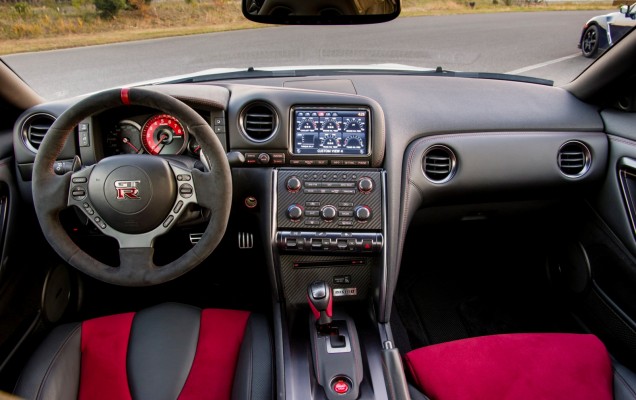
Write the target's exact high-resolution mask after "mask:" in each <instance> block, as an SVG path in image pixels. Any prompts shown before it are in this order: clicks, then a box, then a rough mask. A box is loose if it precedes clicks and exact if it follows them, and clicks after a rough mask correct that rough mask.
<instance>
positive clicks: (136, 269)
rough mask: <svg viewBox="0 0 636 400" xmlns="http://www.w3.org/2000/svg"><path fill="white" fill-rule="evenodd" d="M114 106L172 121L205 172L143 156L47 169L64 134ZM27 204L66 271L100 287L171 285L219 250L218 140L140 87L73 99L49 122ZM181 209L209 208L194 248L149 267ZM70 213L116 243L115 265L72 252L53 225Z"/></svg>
mask: <svg viewBox="0 0 636 400" xmlns="http://www.w3.org/2000/svg"><path fill="white" fill-rule="evenodd" d="M122 105H138V106H148V107H152V108H155V109H158V110H160V111H162V112H165V113H167V114H170V115H173V116H175V117H177V118H178V119H179V120H180V121H181V122H182V123H183V125H184V127H185V128H186V129H187V130H188V132H189V133H190V134H192V135H193V136H194V137H195V139H196V140H197V142H198V143H199V145H200V146H201V151H202V154H204V157H206V161H207V162H206V163H207V164H208V166H209V171H200V170H198V169H196V168H190V167H188V166H187V165H186V164H182V163H180V162H178V161H176V160H169V159H166V158H163V157H158V156H152V155H147V154H127V155H116V156H112V157H106V158H104V159H102V160H100V161H99V162H98V163H96V164H94V165H91V166H87V167H84V168H82V169H80V170H78V171H75V172H73V171H71V172H67V173H65V174H64V175H56V174H55V172H54V171H53V165H54V163H55V160H56V159H57V157H58V156H59V154H60V153H61V151H62V148H63V147H64V144H65V142H66V140H67V138H68V137H69V135H70V134H71V133H72V132H73V131H74V129H75V127H76V126H77V125H78V124H79V122H80V121H82V120H83V119H85V118H87V117H89V116H91V115H93V114H95V113H97V112H101V111H104V110H107V109H110V108H114V107H119V106H122ZM32 187H33V202H34V205H35V211H36V214H37V217H38V220H39V223H40V226H41V227H42V231H43V233H44V236H45V237H46V239H47V241H48V242H49V243H50V245H51V246H52V247H53V248H54V249H55V251H56V252H57V253H58V254H59V255H60V256H61V257H62V258H63V259H64V260H65V261H66V262H68V263H69V264H70V265H72V266H73V267H75V268H77V269H78V270H80V271H82V272H84V273H86V274H88V275H90V276H92V277H94V278H96V279H99V280H102V281H104V282H108V283H111V284H116V285H121V286H150V285H156V284H160V283H164V282H167V281H169V280H172V279H175V278H177V277H179V276H181V275H183V274H184V273H186V272H188V271H190V270H191V269H192V268H194V267H196V266H197V265H199V264H200V263H201V262H202V261H203V260H205V259H206V258H207V257H208V256H209V255H210V254H211V253H212V252H213V251H214V249H215V248H216V246H217V245H218V244H219V242H220V241H221V239H222V238H223V235H224V233H225V229H226V227H227V222H228V219H229V215H230V208H231V203H232V177H231V172H230V167H229V164H228V161H227V157H226V155H225V151H224V150H223V146H222V145H221V142H220V141H219V139H218V138H217V136H216V134H215V133H214V131H213V130H212V128H211V127H210V126H209V125H208V124H207V123H206V122H205V120H204V119H203V118H202V117H201V116H200V115H199V114H197V113H196V112H195V111H194V110H193V109H192V108H190V107H189V106H187V105H186V104H185V103H183V102H181V101H180V100H177V99H175V98H173V97H171V96H169V95H166V94H162V93H159V92H155V91H152V90H149V89H143V88H130V89H128V88H124V89H111V90H107V91H104V92H99V93H96V94H94V95H91V96H89V97H86V98H84V99H83V100H80V101H79V102H78V103H76V104H74V105H73V106H71V107H70V108H68V109H67V110H66V111H65V112H64V113H63V114H62V115H60V116H59V118H58V119H57V120H56V121H55V122H54V123H53V125H52V126H51V128H50V129H49V131H48V133H47V134H46V136H45V138H44V140H43V141H42V144H41V145H40V148H39V150H38V152H37V155H36V157H35V163H34V166H33V178H32ZM189 204H198V205H200V206H201V207H204V208H207V209H208V210H210V214H211V216H210V220H209V222H208V224H207V227H206V229H205V231H204V233H203V236H202V237H201V239H200V240H199V242H198V243H197V244H196V245H195V246H194V247H192V248H191V249H189V250H188V251H187V252H185V253H184V254H182V255H181V256H180V257H179V258H177V259H176V260H174V261H172V262H170V263H169V264H166V265H162V266H158V265H155V264H154V261H153V255H154V247H153V245H154V241H155V239H156V238H157V237H158V236H160V235H163V234H165V233H166V232H168V231H169V230H170V229H171V228H172V227H173V226H174V225H175V223H176V221H177V220H178V219H179V217H180V216H181V214H182V213H183V211H184V210H185V209H186V207H187V206H188V205H189ZM68 207H77V208H78V209H79V210H81V212H83V213H84V214H85V215H86V217H87V218H89V219H90V220H91V221H92V222H93V223H94V224H95V225H96V226H97V227H98V229H99V230H100V231H101V232H102V233H103V234H105V235H108V236H111V237H113V238H115V239H116V240H117V242H118V243H119V259H120V262H119V265H118V266H110V265H106V264H104V263H102V262H100V261H98V260H96V259H95V258H94V257H92V256H90V255H89V254H87V253H86V252H84V251H83V250H82V249H81V248H79V247H78V246H77V245H76V244H75V242H73V240H72V239H71V238H70V237H69V235H68V234H67V232H66V230H65V229H64V227H63V226H62V223H61V222H60V218H59V216H60V213H61V212H62V211H63V210H64V209H66V208H68Z"/></svg>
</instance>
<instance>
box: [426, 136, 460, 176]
mask: <svg viewBox="0 0 636 400" xmlns="http://www.w3.org/2000/svg"><path fill="white" fill-rule="evenodd" d="M422 170H423V171H424V176H426V178H427V179H428V180H429V181H431V182H433V183H445V182H448V181H449V180H451V179H452V178H453V176H454V175H455V171H456V170H457V157H456V156H455V153H454V152H453V151H452V150H451V149H450V148H448V147H446V146H443V145H434V146H431V147H429V148H428V149H426V151H425V152H424V157H423V158H422Z"/></svg>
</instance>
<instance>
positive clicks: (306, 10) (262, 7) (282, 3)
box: [241, 0, 400, 25]
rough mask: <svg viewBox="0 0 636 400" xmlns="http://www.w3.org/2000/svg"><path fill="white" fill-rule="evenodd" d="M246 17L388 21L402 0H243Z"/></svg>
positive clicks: (315, 21)
mask: <svg viewBox="0 0 636 400" xmlns="http://www.w3.org/2000/svg"><path fill="white" fill-rule="evenodd" d="M241 8H242V10H243V15H244V16H245V18H247V19H249V20H250V21H254V22H261V23H265V24H278V25H345V24H347V25H348V24H372V23H378V22H386V21H390V20H392V19H395V18H397V16H398V15H400V0H242V7H241Z"/></svg>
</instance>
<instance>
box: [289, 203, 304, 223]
mask: <svg viewBox="0 0 636 400" xmlns="http://www.w3.org/2000/svg"><path fill="white" fill-rule="evenodd" d="M287 216H288V217H289V219H291V220H292V221H298V220H299V219H300V217H302V216H303V208H302V206H300V205H298V204H292V205H291V206H289V207H287Z"/></svg>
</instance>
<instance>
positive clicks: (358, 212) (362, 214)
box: [355, 206, 371, 221]
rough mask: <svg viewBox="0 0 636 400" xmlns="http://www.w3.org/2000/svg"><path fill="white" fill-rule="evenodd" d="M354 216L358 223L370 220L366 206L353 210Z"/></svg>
mask: <svg viewBox="0 0 636 400" xmlns="http://www.w3.org/2000/svg"><path fill="white" fill-rule="evenodd" d="M355 216H356V219H357V220H358V221H366V220H368V219H369V218H371V209H370V208H369V207H368V206H358V207H356V209H355Z"/></svg>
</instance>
